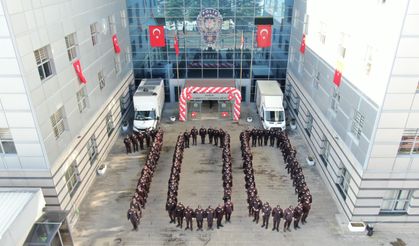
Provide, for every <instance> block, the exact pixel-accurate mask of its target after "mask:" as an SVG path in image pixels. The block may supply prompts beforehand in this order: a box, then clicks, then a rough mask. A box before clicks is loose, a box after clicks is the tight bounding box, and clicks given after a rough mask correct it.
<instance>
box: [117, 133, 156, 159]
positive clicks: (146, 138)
mask: <svg viewBox="0 0 419 246" xmlns="http://www.w3.org/2000/svg"><path fill="white" fill-rule="evenodd" d="M156 135H157V130H156V129H151V130H149V129H147V130H146V131H143V132H133V133H132V134H131V135H127V136H125V138H124V145H125V149H126V151H127V154H130V153H133V152H137V151H139V150H144V149H145V148H144V143H145V147H146V148H147V149H148V148H150V145H151V143H154V139H155V138H156ZM138 147H139V148H138Z"/></svg>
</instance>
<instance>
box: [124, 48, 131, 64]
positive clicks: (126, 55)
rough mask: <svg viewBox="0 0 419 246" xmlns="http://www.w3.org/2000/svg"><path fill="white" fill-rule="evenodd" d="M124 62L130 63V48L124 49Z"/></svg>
mask: <svg viewBox="0 0 419 246" xmlns="http://www.w3.org/2000/svg"><path fill="white" fill-rule="evenodd" d="M125 62H126V63H130V62H131V47H130V46H127V47H126V48H125Z"/></svg>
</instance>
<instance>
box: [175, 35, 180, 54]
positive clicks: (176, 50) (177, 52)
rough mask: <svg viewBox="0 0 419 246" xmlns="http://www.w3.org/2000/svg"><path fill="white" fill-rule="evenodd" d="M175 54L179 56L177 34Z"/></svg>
mask: <svg viewBox="0 0 419 246" xmlns="http://www.w3.org/2000/svg"><path fill="white" fill-rule="evenodd" d="M175 52H176V56H179V39H178V38H177V34H175Z"/></svg>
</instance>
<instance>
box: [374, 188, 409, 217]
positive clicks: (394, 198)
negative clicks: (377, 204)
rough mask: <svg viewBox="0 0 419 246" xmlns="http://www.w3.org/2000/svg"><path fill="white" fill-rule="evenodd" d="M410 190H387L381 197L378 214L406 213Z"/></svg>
mask: <svg viewBox="0 0 419 246" xmlns="http://www.w3.org/2000/svg"><path fill="white" fill-rule="evenodd" d="M412 193H413V192H412V191H411V190H389V191H387V192H386V194H385V195H384V197H383V203H382V204H381V210H380V213H406V211H407V207H408V205H409V202H410V198H411V196H412Z"/></svg>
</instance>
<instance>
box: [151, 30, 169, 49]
mask: <svg viewBox="0 0 419 246" xmlns="http://www.w3.org/2000/svg"><path fill="white" fill-rule="evenodd" d="M148 32H149V34H150V45H151V47H164V46H166V40H165V37H164V27H163V26H149V27H148Z"/></svg>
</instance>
